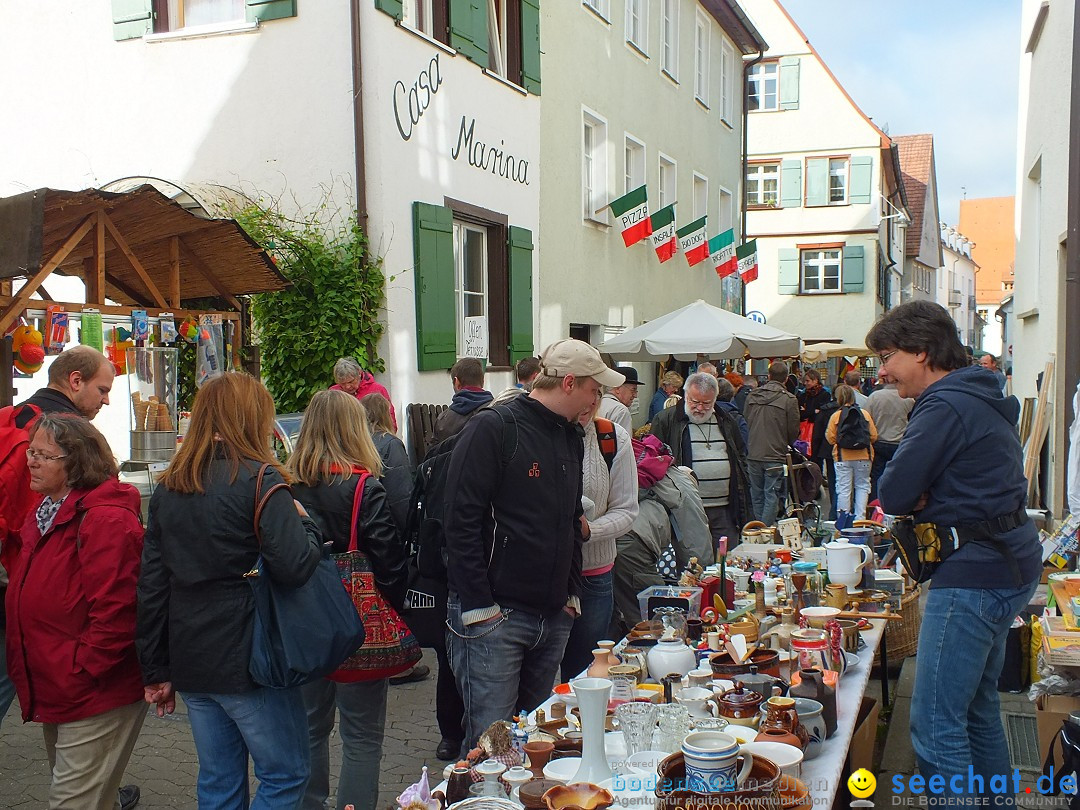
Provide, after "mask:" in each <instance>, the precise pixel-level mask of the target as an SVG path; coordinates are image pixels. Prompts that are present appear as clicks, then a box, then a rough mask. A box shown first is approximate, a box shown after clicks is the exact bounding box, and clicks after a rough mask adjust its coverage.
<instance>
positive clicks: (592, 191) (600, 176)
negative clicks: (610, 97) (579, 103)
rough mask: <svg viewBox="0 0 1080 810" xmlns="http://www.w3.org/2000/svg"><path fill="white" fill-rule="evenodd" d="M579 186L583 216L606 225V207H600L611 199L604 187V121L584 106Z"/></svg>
mask: <svg viewBox="0 0 1080 810" xmlns="http://www.w3.org/2000/svg"><path fill="white" fill-rule="evenodd" d="M581 186H582V188H581V200H582V211H581V215H582V218H583V219H585V220H587V221H591V222H599V223H601V224H603V225H606V224H607V222H608V215H607V209H606V208H604V210H603V211H600V210H599V209H601V208H603V207H604V206H605V205H607V204H608V203H609V202H611V201H610V200H609V199H608V190H607V123H606V122H605V121H604V120H603V119H602V118H600V117H598V116H596V115H595V114H593V113H590V112H588V111H587V110H586V111H583V112H582V127H581ZM598 212H599V213H598Z"/></svg>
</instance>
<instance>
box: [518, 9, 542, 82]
mask: <svg viewBox="0 0 1080 810" xmlns="http://www.w3.org/2000/svg"><path fill="white" fill-rule="evenodd" d="M521 83H522V85H523V86H524V87H525V89H526V90H528V91H529V92H530V93H532V94H533V95H535V96H538V95H540V0H521Z"/></svg>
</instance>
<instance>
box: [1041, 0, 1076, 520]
mask: <svg viewBox="0 0 1080 810" xmlns="http://www.w3.org/2000/svg"><path fill="white" fill-rule="evenodd" d="M1069 103H1070V107H1069V109H1070V110H1071V111H1072V112H1074V113H1076V112H1080V12H1078V11H1077V10H1076V9H1073V32H1072V92H1071V93H1070V99H1069ZM1069 120H1070V124H1069V212H1068V230H1067V234H1068V236H1067V242H1066V250H1065V357H1064V358H1063V360H1064V362H1063V364H1062V365H1063V366H1064V368H1063V370H1064V372H1065V373H1064V381H1065V385H1064V388H1063V389H1062V398H1063V399H1064V400H1065V402H1066V408H1065V442H1064V445H1065V448H1064V450H1065V458H1068V453H1069V426H1070V425H1071V424H1072V423H1073V421H1074V420H1075V419H1076V418H1077V414H1075V413H1073V405H1072V402H1073V392H1074V391H1076V385H1077V382H1078V380H1080V353H1078V351H1077V346H1078V345H1080V205H1078V204H1077V195H1080V121H1077V120H1076V116H1075V115H1071V116H1070V118H1069ZM1039 237H1040V235H1039V234H1036V238H1039ZM1051 395H1053V392H1051ZM1066 466H1067V465H1066ZM1064 483H1065V487H1066V492H1065V493H1062V502H1064V503H1065V505H1066V507H1067V506H1068V496H1067V492H1068V485H1069V482H1068V473H1066V480H1065V482H1064Z"/></svg>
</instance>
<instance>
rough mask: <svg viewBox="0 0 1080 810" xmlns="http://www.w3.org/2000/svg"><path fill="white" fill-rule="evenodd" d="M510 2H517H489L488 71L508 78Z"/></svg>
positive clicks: (512, 0) (503, 0) (514, 0)
mask: <svg viewBox="0 0 1080 810" xmlns="http://www.w3.org/2000/svg"><path fill="white" fill-rule="evenodd" d="M508 2H516V0H488V70H493V71H495V72H496V73H498V74H499V75H500V76H502V77H503V78H508V74H507V65H508V64H509V61H510V36H509V31H508V29H507V18H508V16H509V15H508V13H507V8H506V4H507V3H508Z"/></svg>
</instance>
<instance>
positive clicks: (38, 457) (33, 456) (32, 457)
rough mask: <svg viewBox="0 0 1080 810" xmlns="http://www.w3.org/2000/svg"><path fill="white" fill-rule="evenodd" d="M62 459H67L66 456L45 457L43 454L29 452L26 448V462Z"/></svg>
mask: <svg viewBox="0 0 1080 810" xmlns="http://www.w3.org/2000/svg"><path fill="white" fill-rule="evenodd" d="M62 458H67V456H47V455H45V454H44V453H39V452H38V451H37V450H31V449H30V448H29V447H28V448H26V459H27V461H59V460H60V459H62Z"/></svg>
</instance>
